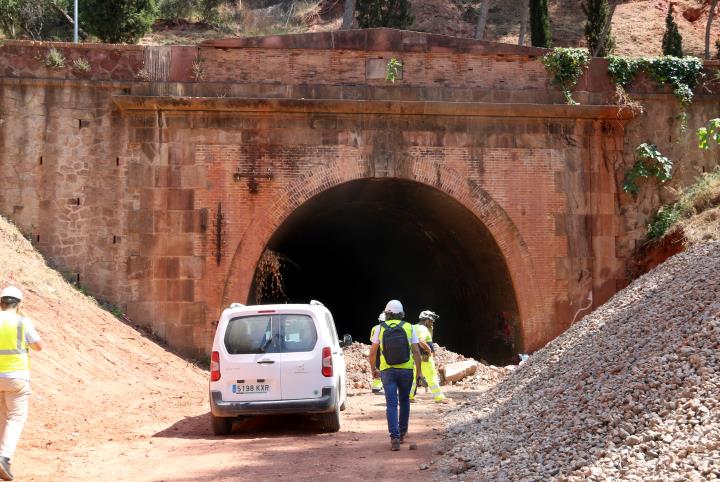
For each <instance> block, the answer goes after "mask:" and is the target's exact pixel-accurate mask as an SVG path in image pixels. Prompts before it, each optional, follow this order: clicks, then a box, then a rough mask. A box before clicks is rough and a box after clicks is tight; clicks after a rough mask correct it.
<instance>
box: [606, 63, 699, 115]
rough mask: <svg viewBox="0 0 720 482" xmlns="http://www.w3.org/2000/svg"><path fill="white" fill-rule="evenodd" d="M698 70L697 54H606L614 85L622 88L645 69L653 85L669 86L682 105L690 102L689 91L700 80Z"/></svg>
mask: <svg viewBox="0 0 720 482" xmlns="http://www.w3.org/2000/svg"><path fill="white" fill-rule="evenodd" d="M702 69H703V63H702V60H700V59H699V58H697V57H683V58H679V57H672V56H669V55H667V56H664V57H656V58H646V57H640V58H636V59H634V58H628V57H620V56H617V55H611V56H609V57H608V74H610V79H611V80H612V81H613V83H615V85H619V86H620V87H623V88H626V87H627V86H628V85H629V84H630V83H631V82H632V81H633V80H634V79H635V77H636V76H637V74H638V73H640V72H645V73H646V74H648V75H649V76H650V78H651V79H652V80H653V81H655V83H656V84H657V85H669V86H670V87H672V89H673V95H675V97H676V98H677V100H678V101H679V102H680V105H682V106H683V107H687V106H688V105H690V103H691V102H692V100H693V90H694V89H695V88H696V87H697V86H698V85H699V84H700V82H701V81H702Z"/></svg>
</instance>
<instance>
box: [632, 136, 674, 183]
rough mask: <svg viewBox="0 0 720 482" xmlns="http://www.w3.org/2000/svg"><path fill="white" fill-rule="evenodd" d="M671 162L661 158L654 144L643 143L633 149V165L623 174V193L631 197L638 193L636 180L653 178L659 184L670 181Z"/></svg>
mask: <svg viewBox="0 0 720 482" xmlns="http://www.w3.org/2000/svg"><path fill="white" fill-rule="evenodd" d="M672 167H673V162H672V160H670V159H669V158H667V157H665V156H663V155H662V154H661V153H660V151H659V150H658V148H657V146H656V145H655V144H650V143H648V142H643V143H642V144H640V145H639V146H637V148H636V149H635V164H634V165H633V167H632V168H631V169H630V170H629V171H628V172H626V173H625V183H624V184H623V191H625V192H627V193H630V194H632V195H635V194H637V193H638V192H639V191H640V187H639V186H638V185H637V180H638V179H640V178H650V177H654V178H656V179H657V180H658V181H660V182H661V183H663V182H667V181H669V180H670V179H672Z"/></svg>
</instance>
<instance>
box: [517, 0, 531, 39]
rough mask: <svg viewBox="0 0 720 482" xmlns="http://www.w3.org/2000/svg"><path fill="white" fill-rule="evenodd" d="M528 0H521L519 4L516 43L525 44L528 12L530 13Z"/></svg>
mask: <svg viewBox="0 0 720 482" xmlns="http://www.w3.org/2000/svg"><path fill="white" fill-rule="evenodd" d="M529 1H530V0H522V3H521V4H520V36H519V37H518V45H525V35H527V23H528V14H529V13H530V4H529V3H528V2H529Z"/></svg>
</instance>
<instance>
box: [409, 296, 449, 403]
mask: <svg viewBox="0 0 720 482" xmlns="http://www.w3.org/2000/svg"><path fill="white" fill-rule="evenodd" d="M438 318H440V317H439V316H438V315H437V314H436V313H434V312H432V311H430V310H425V311H423V312H422V313H420V316H419V317H418V324H417V325H415V332H416V333H417V336H418V348H419V349H420V358H421V360H422V363H421V364H420V368H421V370H422V375H423V377H424V378H425V380H426V381H427V387H428V388H429V389H430V393H432V396H433V400H434V401H435V403H447V402H448V399H447V398H445V394H443V392H442V390H441V389H440V376H439V375H438V372H437V368H436V367H435V357H434V356H433V355H434V354H435V344H434V343H433V326H434V324H435V321H437V319H438ZM417 388H418V387H417V384H416V383H414V384H413V387H412V389H411V391H410V400H411V401H415V394H416V393H417Z"/></svg>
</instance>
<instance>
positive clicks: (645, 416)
mask: <svg viewBox="0 0 720 482" xmlns="http://www.w3.org/2000/svg"><path fill="white" fill-rule="evenodd" d="M719 398H720V243H718V242H715V243H711V244H706V245H701V246H696V247H694V248H692V249H690V250H689V251H687V252H685V253H681V254H679V255H676V256H674V257H673V258H671V259H669V260H668V261H667V262H666V263H664V264H663V265H661V266H659V267H658V268H656V269H655V270H654V271H651V272H650V273H648V274H646V275H645V276H643V277H641V278H640V279H638V280H636V281H635V282H634V283H633V284H632V285H630V286H629V287H628V288H626V289H624V290H623V291H621V292H619V293H617V294H616V295H615V296H614V297H613V298H612V299H611V300H610V301H609V302H608V303H606V304H605V305H604V306H602V307H601V308H599V309H598V310H596V311H595V312H594V313H592V314H591V315H589V316H587V317H585V318H584V319H583V320H582V321H580V322H578V323H577V324H576V325H575V326H573V327H572V328H570V329H569V330H568V331H567V332H565V333H564V334H563V335H562V336H560V337H558V338H557V339H556V340H554V341H553V342H552V343H550V344H549V345H548V346H547V347H545V348H544V349H542V350H540V351H538V352H536V353H535V354H534V355H533V356H531V357H530V359H529V360H528V361H527V362H526V363H524V364H523V365H522V366H520V367H519V368H518V369H517V370H515V371H514V372H513V373H512V374H511V375H510V376H509V377H508V378H507V379H506V380H505V381H504V382H503V383H500V384H499V385H497V386H495V387H494V388H492V389H491V390H489V391H488V392H486V393H485V394H483V395H482V396H480V397H478V398H477V399H475V400H474V401H473V402H472V403H471V404H469V405H465V406H463V407H462V410H456V411H453V412H451V413H450V414H449V415H448V422H449V429H448V435H447V438H446V440H445V441H444V442H443V443H442V444H441V446H440V450H439V452H440V453H442V454H443V455H442V456H441V457H439V458H438V459H437V460H436V461H435V465H436V466H438V467H439V468H440V472H439V478H440V479H442V480H448V479H451V480H465V481H470V480H483V481H484V480H498V481H502V480H572V481H579V480H591V481H599V480H647V481H650V480H658V481H660V480H663V481H664V480H714V479H718V478H720V414H719V413H718V412H719V411H720V401H718V399H719Z"/></svg>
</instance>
